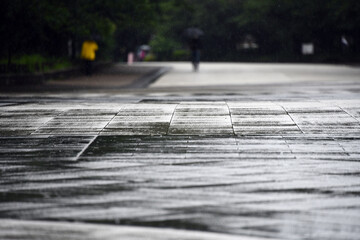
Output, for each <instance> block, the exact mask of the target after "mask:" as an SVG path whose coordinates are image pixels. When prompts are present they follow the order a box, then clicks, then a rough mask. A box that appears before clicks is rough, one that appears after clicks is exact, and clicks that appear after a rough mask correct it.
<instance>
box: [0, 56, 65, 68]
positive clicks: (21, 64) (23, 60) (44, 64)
mask: <svg viewBox="0 0 360 240" xmlns="http://www.w3.org/2000/svg"><path fill="white" fill-rule="evenodd" d="M0 65H3V66H6V65H7V60H6V59H2V60H0ZM71 66H72V64H71V62H70V61H69V60H68V59H66V58H56V57H44V56H42V55H40V54H31V55H22V56H16V57H14V58H13V61H12V65H11V66H10V68H9V69H8V70H7V71H6V73H12V72H21V73H36V72H48V71H53V70H61V69H65V68H69V67H71Z"/></svg>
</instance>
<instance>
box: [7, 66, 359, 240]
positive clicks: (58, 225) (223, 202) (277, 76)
mask: <svg viewBox="0 0 360 240" xmlns="http://www.w3.org/2000/svg"><path fill="white" fill-rule="evenodd" d="M158 66H165V67H171V68H172V70H171V71H170V72H168V73H167V74H165V75H163V76H162V77H161V78H159V79H158V80H157V81H155V82H153V83H152V84H151V85H150V86H148V87H147V88H129V87H128V88H124V86H125V85H127V84H130V83H129V82H131V81H132V80H129V79H127V80H125V81H127V82H126V83H124V84H120V83H119V84H114V81H116V76H112V77H111V87H109V86H107V81H106V78H105V77H104V78H102V77H101V76H100V77H99V76H97V79H100V80H102V79H103V81H104V84H103V85H101V84H96V87H94V86H92V87H89V88H88V89H87V88H81V89H77V91H73V90H71V89H69V88H59V89H55V88H49V89H46V88H44V89H41V91H39V89H36V91H33V92H31V91H27V92H26V91H23V89H22V91H20V92H18V93H16V92H14V91H12V92H11V93H10V92H6V91H1V92H0V166H1V172H0V174H1V175H0V184H1V188H0V239H254V240H255V239H324V240H325V239H354V240H355V239H359V236H360V68H357V67H352V66H345V65H344V66H342V65H321V64H314V65H311V64H235V63H227V64H220V63H204V64H201V65H200V71H199V72H192V70H191V66H190V64H189V63H151V64H150V63H148V64H147V63H143V64H136V65H135V66H134V68H139V69H141V68H144V67H158ZM119 79H120V77H119ZM79 81H81V80H78V82H79ZM119 81H120V80H119Z"/></svg>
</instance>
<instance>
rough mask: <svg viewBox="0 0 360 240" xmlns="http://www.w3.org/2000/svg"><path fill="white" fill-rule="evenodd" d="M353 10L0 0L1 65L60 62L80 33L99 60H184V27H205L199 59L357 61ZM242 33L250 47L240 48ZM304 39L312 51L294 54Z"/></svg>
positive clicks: (334, 2) (298, 4) (359, 33)
mask: <svg viewBox="0 0 360 240" xmlns="http://www.w3.org/2000/svg"><path fill="white" fill-rule="evenodd" d="M359 12H360V1H358V0H316V1H313V0H296V1H289V0H206V1H201V0H91V1H90V0H60V1H59V0H2V1H0V21H1V25H0V54H1V64H6V65H7V66H10V65H11V64H14V63H17V64H20V63H19V62H21V61H20V59H22V58H24V56H25V58H26V56H30V57H28V58H29V59H30V60H28V61H27V62H28V63H29V64H33V65H34V62H35V63H38V62H41V63H44V62H46V63H47V65H48V66H55V65H56V64H58V65H59V64H60V65H64V66H67V65H68V63H69V61H70V60H71V61H72V62H74V61H75V60H76V59H77V56H78V54H79V51H80V47H81V43H82V42H83V41H84V40H85V39H88V38H93V39H95V40H96V41H97V42H98V44H99V51H98V53H97V59H99V60H116V61H124V60H126V56H127V53H128V52H134V51H136V48H137V47H138V46H140V45H142V44H150V45H151V47H152V55H150V56H151V57H148V58H146V59H151V60H187V58H188V55H189V54H188V51H187V44H186V38H185V37H184V34H183V33H184V30H185V29H186V28H188V27H191V26H196V27H199V28H201V29H202V30H203V31H204V32H205V35H204V36H203V37H202V38H203V39H202V40H203V45H204V49H203V54H202V59H203V60H207V61H320V62H324V61H327V62H344V61H346V62H348V61H358V60H359V57H358V56H359V52H360V47H359V44H360V24H359V23H360V15H359V14H358V13H359ZM248 36H251V38H252V39H253V41H254V42H256V44H257V46H258V48H254V49H243V48H241V44H242V43H243V42H244V40H245V39H246V37H248ZM342 36H345V37H346V39H347V40H348V42H349V45H348V46H345V45H344V44H342V43H341V38H342ZM306 42H311V43H313V44H314V46H315V54H314V55H313V56H303V55H302V54H301V44H302V43H306ZM69 44H71V45H72V48H71V52H69V46H68V45H69ZM34 56H36V57H34ZM59 59H62V60H61V61H60V60H59ZM56 62H57V63H56ZM60 62H61V63H60ZM75 62H76V61H75ZM35 65H36V64H35ZM45 65H46V64H45ZM40 68H41V67H40Z"/></svg>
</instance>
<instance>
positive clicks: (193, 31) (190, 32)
mask: <svg viewBox="0 0 360 240" xmlns="http://www.w3.org/2000/svg"><path fill="white" fill-rule="evenodd" d="M202 35H204V32H203V31H202V30H201V29H199V28H195V27H191V28H187V29H186V30H185V36H186V37H187V38H198V37H200V36H202Z"/></svg>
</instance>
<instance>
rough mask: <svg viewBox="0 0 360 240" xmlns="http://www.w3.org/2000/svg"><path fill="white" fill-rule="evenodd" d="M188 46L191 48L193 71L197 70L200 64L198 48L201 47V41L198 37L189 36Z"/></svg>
mask: <svg viewBox="0 0 360 240" xmlns="http://www.w3.org/2000/svg"><path fill="white" fill-rule="evenodd" d="M189 47H190V50H191V63H192V65H193V68H194V71H195V72H197V71H198V70H199V64H200V53H201V52H200V50H201V48H202V45H201V41H200V38H199V37H194V38H191V39H190V41H189Z"/></svg>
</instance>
